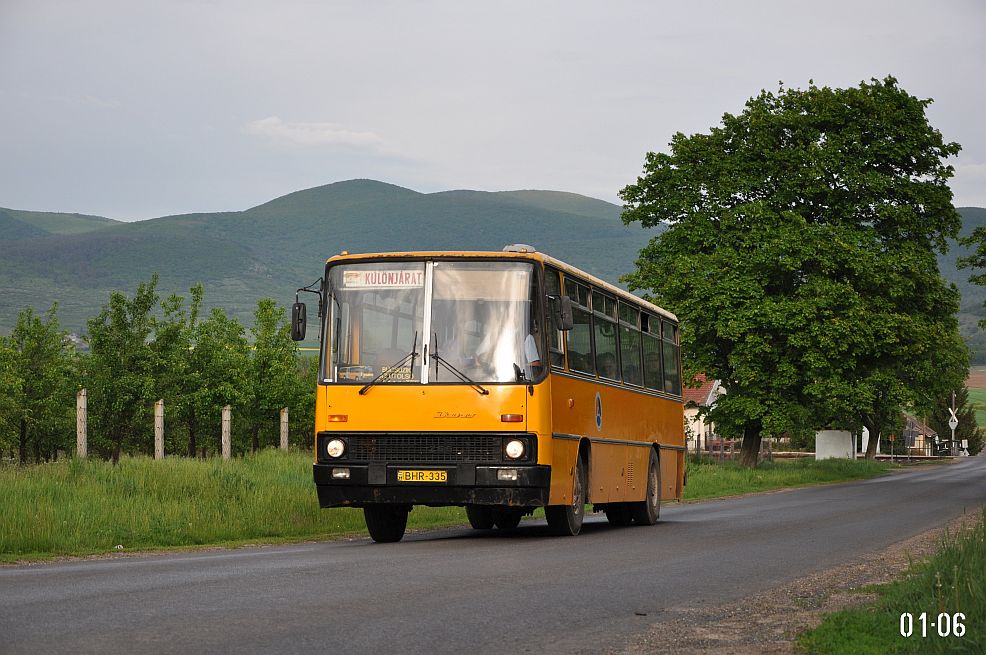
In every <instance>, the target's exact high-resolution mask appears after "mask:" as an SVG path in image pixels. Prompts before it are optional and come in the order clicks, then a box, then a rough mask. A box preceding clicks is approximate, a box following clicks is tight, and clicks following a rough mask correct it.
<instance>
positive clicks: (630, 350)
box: [620, 301, 643, 387]
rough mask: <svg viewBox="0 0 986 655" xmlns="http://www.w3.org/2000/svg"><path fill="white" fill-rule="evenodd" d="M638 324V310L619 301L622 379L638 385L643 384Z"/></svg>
mask: <svg viewBox="0 0 986 655" xmlns="http://www.w3.org/2000/svg"><path fill="white" fill-rule="evenodd" d="M639 324H640V311H639V310H638V309H637V308H636V307H633V306H631V305H627V304H626V303H624V302H622V301H620V361H621V362H622V364H623V381H624V382H626V383H627V384H633V385H636V386H638V387H639V386H642V385H643V375H642V371H641V369H640V325H639Z"/></svg>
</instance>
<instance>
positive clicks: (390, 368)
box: [359, 331, 418, 396]
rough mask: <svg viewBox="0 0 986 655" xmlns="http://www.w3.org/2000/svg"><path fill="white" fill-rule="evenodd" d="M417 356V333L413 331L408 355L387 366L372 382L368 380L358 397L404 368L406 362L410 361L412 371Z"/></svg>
mask: <svg viewBox="0 0 986 655" xmlns="http://www.w3.org/2000/svg"><path fill="white" fill-rule="evenodd" d="M417 356H418V333H417V331H415V333H414V343H412V344H411V352H409V353H408V354H406V355H404V356H403V357H401V359H400V361H399V362H397V363H396V364H393V365H391V366H388V367H387V368H385V369H384V370H383V372H382V373H380V375H378V376H377V377H375V378H373V379H372V380H370V381H369V382H367V383H366V384H365V385H363V388H362V389H360V390H359V395H361V396H362V395H363V394H365V393H366V392H367V391H368V390H369V389H370V387H372V386H373V385H375V384H376V383H377V382H379V381H380V380H381V379H383V378H384V377H386V376H387V375H389V374H390V373H392V372H394V371H396V370H397V369H399V368H400V367H402V366H404V364H406V363H407V360H411V370H412V371H413V370H414V358H415V357H417Z"/></svg>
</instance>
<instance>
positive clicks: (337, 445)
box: [325, 439, 346, 459]
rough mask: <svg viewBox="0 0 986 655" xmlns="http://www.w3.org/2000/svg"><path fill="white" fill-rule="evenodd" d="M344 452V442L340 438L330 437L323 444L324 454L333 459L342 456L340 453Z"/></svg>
mask: <svg viewBox="0 0 986 655" xmlns="http://www.w3.org/2000/svg"><path fill="white" fill-rule="evenodd" d="M344 452H346V442H345V441H343V440H342V439H330V440H329V442H328V443H327V444H325V454H327V455H328V456H329V457H332V458H334V459H338V458H339V457H342V454H343V453H344Z"/></svg>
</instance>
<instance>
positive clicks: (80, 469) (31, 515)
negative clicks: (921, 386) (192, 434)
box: [0, 450, 889, 562]
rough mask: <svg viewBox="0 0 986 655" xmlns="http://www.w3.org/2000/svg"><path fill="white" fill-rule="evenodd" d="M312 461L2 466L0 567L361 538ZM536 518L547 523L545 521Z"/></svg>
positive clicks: (699, 472) (853, 469)
mask: <svg viewBox="0 0 986 655" xmlns="http://www.w3.org/2000/svg"><path fill="white" fill-rule="evenodd" d="M888 467H889V465H888V464H886V463H877V462H863V461H857V462H851V461H835V460H827V461H823V462H815V461H814V460H797V461H778V462H774V463H765V464H763V465H761V467H760V468H758V469H755V470H750V469H746V468H744V467H741V466H739V465H738V464H734V463H731V462H726V463H723V464H710V463H706V464H696V463H694V462H692V463H690V467H689V473H688V486H687V487H685V498H686V499H688V500H697V499H702V498H713V497H717V496H728V495H735V494H741V493H747V492H752V491H764V490H768V489H776V488H780V487H792V486H803V485H809V484H818V483H824V482H836V481H841V480H853V479H859V478H865V477H872V476H874V475H877V474H879V473H881V472H882V471H884V470H886V469H887V468H888ZM311 475H312V474H311V459H310V456H309V455H308V454H307V453H284V452H281V451H277V450H265V451H261V452H259V453H256V454H253V455H249V456H247V457H244V458H242V459H235V460H232V461H228V462H224V461H222V460H219V459H210V460H206V461H202V460H194V459H187V458H178V457H174V458H166V459H165V460H163V461H154V460H152V459H149V458H123V459H122V460H121V461H120V463H119V464H118V465H117V466H113V465H112V464H109V463H107V462H103V461H99V460H69V461H66V462H58V463H53V464H42V465H38V466H28V467H18V466H5V467H0V497H2V498H3V499H4V511H3V512H0V562H11V561H17V560H35V559H45V558H51V557H59V556H69V555H72V556H78V555H92V554H99V553H108V552H114V550H115V549H116V547H117V546H118V545H119V546H122V547H123V549H124V550H127V551H132V550H152V549H158V548H183V547H196V546H210V545H235V544H243V543H275V542H289V541H301V540H306V539H324V538H329V537H335V536H340V535H346V534H354V533H357V534H362V533H364V531H365V527H364V524H363V516H362V512H359V511H355V510H352V509H349V508H337V509H326V510H323V509H319V507H318V503H317V501H316V498H315V489H314V485H313V483H312V478H311ZM539 515H543V513H540V512H539ZM465 522H466V518H465V512H464V510H462V508H458V507H449V508H428V507H415V509H414V511H413V512H412V513H411V516H410V520H409V524H408V525H409V528H411V529H421V528H430V527H438V526H447V525H461V524H463V523H465Z"/></svg>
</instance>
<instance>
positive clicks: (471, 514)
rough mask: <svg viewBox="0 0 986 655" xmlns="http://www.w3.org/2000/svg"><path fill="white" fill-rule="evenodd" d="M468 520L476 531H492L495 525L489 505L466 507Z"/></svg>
mask: <svg viewBox="0 0 986 655" xmlns="http://www.w3.org/2000/svg"><path fill="white" fill-rule="evenodd" d="M466 518H468V519H469V525H471V526H472V527H473V529H474V530H492V529H493V525H494V523H495V521H494V518H493V508H492V507H490V506H489V505H466Z"/></svg>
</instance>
